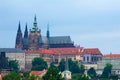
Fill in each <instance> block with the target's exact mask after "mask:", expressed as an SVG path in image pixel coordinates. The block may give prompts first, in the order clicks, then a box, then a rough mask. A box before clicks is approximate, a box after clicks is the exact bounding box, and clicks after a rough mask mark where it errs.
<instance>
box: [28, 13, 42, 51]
mask: <svg viewBox="0 0 120 80" xmlns="http://www.w3.org/2000/svg"><path fill="white" fill-rule="evenodd" d="M40 37H41V31H40V30H39V29H38V26H37V18H36V15H35V17H34V23H33V27H32V29H30V33H29V39H28V40H29V49H32V50H34V49H38V48H39V39H40Z"/></svg>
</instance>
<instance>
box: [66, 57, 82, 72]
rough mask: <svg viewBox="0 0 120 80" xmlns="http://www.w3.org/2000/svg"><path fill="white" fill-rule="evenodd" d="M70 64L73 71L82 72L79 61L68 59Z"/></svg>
mask: <svg viewBox="0 0 120 80" xmlns="http://www.w3.org/2000/svg"><path fill="white" fill-rule="evenodd" d="M68 64H69V70H70V71H71V72H72V73H79V72H80V68H79V66H78V62H77V61H72V60H71V59H68Z"/></svg>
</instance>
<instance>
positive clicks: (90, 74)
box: [87, 67, 97, 78]
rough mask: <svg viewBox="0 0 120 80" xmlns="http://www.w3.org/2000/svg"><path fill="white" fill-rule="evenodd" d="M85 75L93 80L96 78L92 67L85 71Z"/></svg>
mask: <svg viewBox="0 0 120 80" xmlns="http://www.w3.org/2000/svg"><path fill="white" fill-rule="evenodd" d="M87 74H88V75H89V76H90V77H91V78H95V77H96V76H97V74H96V71H95V69H94V68H93V67H92V68H90V69H89V70H88V71H87Z"/></svg>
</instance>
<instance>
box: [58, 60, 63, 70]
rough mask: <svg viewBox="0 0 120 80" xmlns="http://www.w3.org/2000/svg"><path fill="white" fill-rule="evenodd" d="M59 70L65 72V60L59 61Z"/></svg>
mask: <svg viewBox="0 0 120 80" xmlns="http://www.w3.org/2000/svg"><path fill="white" fill-rule="evenodd" d="M58 68H59V70H60V71H61V72H62V71H64V70H65V60H63V59H62V60H61V61H60V63H59V65H58Z"/></svg>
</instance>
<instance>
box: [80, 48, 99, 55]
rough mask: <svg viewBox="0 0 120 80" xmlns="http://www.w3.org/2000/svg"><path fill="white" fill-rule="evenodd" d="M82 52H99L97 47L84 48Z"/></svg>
mask: <svg viewBox="0 0 120 80" xmlns="http://www.w3.org/2000/svg"><path fill="white" fill-rule="evenodd" d="M82 54H100V55H101V52H100V50H99V49H98V48H84V49H83V51H82Z"/></svg>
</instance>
